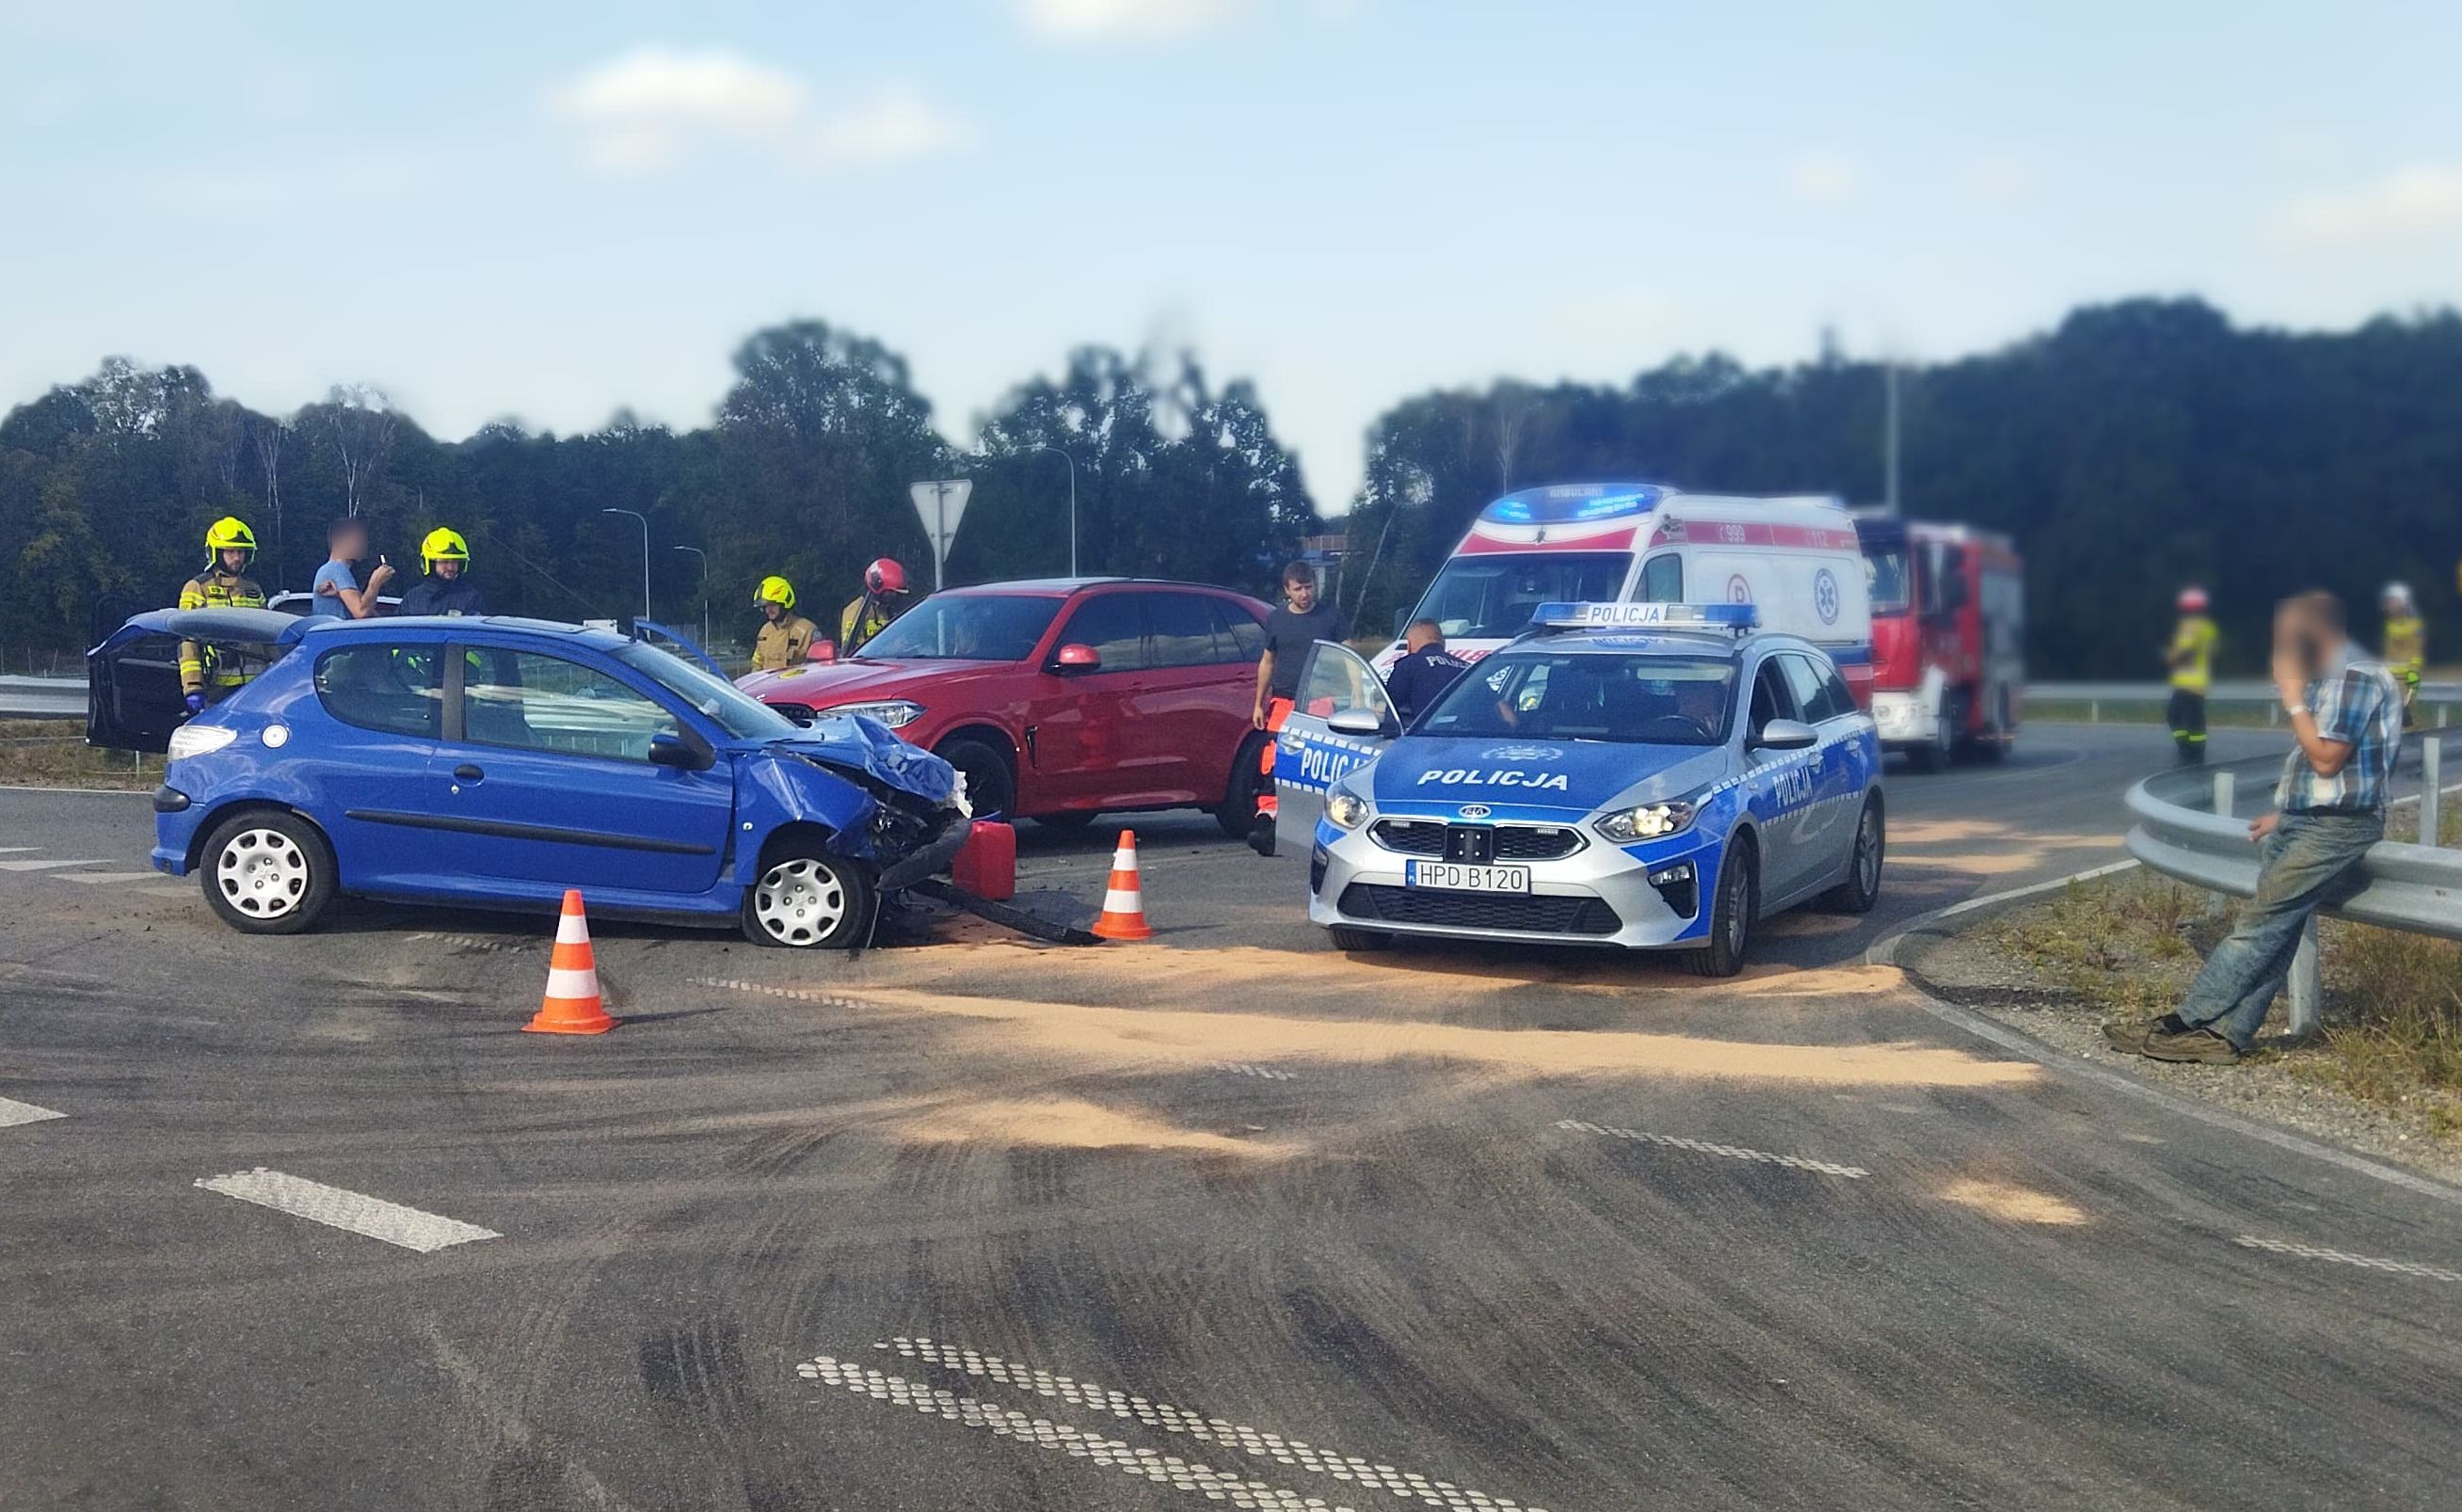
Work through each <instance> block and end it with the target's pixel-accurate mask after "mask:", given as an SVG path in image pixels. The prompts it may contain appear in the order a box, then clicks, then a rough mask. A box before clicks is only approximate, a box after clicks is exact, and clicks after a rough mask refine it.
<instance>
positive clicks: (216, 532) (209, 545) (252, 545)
mask: <svg viewBox="0 0 2462 1512" xmlns="http://www.w3.org/2000/svg"><path fill="white" fill-rule="evenodd" d="M233 547H237V548H238V549H239V550H241V551H247V552H248V553H250V554H251V555H253V554H254V553H255V551H256V532H255V531H254V530H251V529H248V523H247V522H246V521H244V520H242V519H241V518H240V517H239V516H237V515H235V514H226V515H224V516H223V517H222V518H221V519H219V520H216V521H215V522H214V523H213V524H212V525H211V526H209V527H207V528H206V529H205V550H206V551H211V552H213V553H214V554H215V556H216V557H217V558H219V557H220V556H221V554H222V553H223V552H224V551H228V550H229V549H231V548H233Z"/></svg>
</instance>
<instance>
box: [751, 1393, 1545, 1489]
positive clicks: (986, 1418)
mask: <svg viewBox="0 0 2462 1512" xmlns="http://www.w3.org/2000/svg"><path fill="white" fill-rule="evenodd" d="M795 1373H796V1374H798V1375H800V1376H802V1377H804V1379H806V1380H808V1381H819V1382H821V1383H822V1384H823V1385H827V1386H837V1387H842V1388H844V1389H845V1390H847V1391H850V1392H853V1393H855V1394H856V1395H858V1396H869V1397H871V1398H872V1399H873V1400H874V1401H876V1402H890V1403H893V1404H895V1405H896V1406H899V1407H909V1408H913V1409H914V1410H915V1411H916V1412H918V1413H921V1414H923V1415H926V1416H931V1417H940V1418H945V1419H947V1420H948V1421H950V1422H953V1423H963V1424H965V1425H966V1426H967V1427H969V1428H984V1429H989V1430H990V1431H991V1432H993V1433H995V1434H998V1435H999V1436H1001V1437H1003V1438H1014V1439H1016V1440H1017V1441H1018V1442H1019V1443H1022V1444H1032V1445H1033V1446H1034V1447H1036V1448H1037V1449H1048V1450H1050V1451H1052V1452H1053V1453H1055V1454H1065V1455H1068V1456H1069V1458H1074V1459H1091V1460H1093V1461H1094V1462H1095V1463H1096V1464H1098V1465H1108V1466H1110V1467H1111V1468H1112V1469H1113V1470H1117V1471H1118V1472H1120V1473H1121V1474H1122V1475H1129V1476H1143V1477H1145V1478H1146V1479H1147V1480H1153V1481H1155V1482H1157V1483H1159V1484H1162V1485H1169V1486H1176V1487H1177V1488H1178V1489H1180V1490H1182V1491H1195V1492H1197V1493H1199V1494H1200V1495H1202V1496H1204V1497H1205V1498H1206V1499H1207V1500H1209V1501H1228V1502H1230V1503H1231V1504H1232V1505H1234V1506H1239V1507H1262V1508H1265V1509H1267V1512H1351V1509H1350V1507H1344V1506H1335V1507H1331V1508H1328V1507H1327V1504H1326V1502H1325V1501H1322V1500H1320V1499H1318V1498H1315V1497H1304V1496H1301V1495H1300V1494H1299V1493H1298V1492H1296V1491H1285V1490H1284V1489H1283V1488H1282V1487H1280V1486H1271V1485H1267V1484H1265V1483H1264V1482H1263V1481H1262V1480H1245V1479H1242V1477H1239V1476H1235V1475H1232V1474H1231V1473H1229V1472H1228V1471H1223V1470H1216V1469H1213V1468H1212V1467H1210V1466H1207V1465H1201V1464H1199V1463H1198V1462H1196V1461H1195V1460H1193V1459H1182V1458H1179V1457H1178V1456H1177V1455H1166V1454H1159V1453H1157V1452H1155V1450H1152V1449H1140V1448H1138V1447H1136V1446H1135V1445H1134V1444H1125V1443H1122V1442H1120V1441H1119V1440H1118V1439H1116V1438H1100V1437H1097V1436H1094V1435H1092V1434H1090V1433H1087V1432H1085V1431H1084V1430H1083V1429H1078V1428H1071V1427H1069V1425H1068V1424H1066V1423H1055V1422H1053V1421H1052V1420H1051V1419H1049V1418H1047V1417H1035V1416H1032V1415H1028V1414H1026V1413H1021V1412H1018V1411H1017V1410H1015V1409H1014V1408H1008V1407H1003V1406H1000V1405H999V1404H998V1403H995V1402H986V1401H983V1400H981V1399H980V1398H977V1397H973V1396H963V1395H961V1394H959V1393H956V1392H948V1391H942V1390H941V1389H940V1388H939V1387H937V1386H926V1385H924V1384H922V1383H921V1382H920V1381H910V1380H908V1379H906V1378H905V1377H904V1376H900V1375H891V1374H889V1373H888V1372H885V1371H872V1370H866V1369H864V1368H863V1367H862V1366H859V1365H854V1364H851V1363H849V1362H847V1361H844V1360H835V1359H831V1357H830V1356H828V1355H826V1354H824V1355H820V1356H818V1357H817V1358H814V1359H811V1360H808V1361H806V1362H804V1363H803V1364H801V1365H798V1366H796V1367H795ZM1492 1504H1493V1505H1494V1506H1496V1507H1498V1508H1500V1509H1509V1508H1511V1506H1512V1503H1511V1502H1509V1501H1499V1502H1495V1503H1492ZM1463 1505H1464V1506H1471V1505H1475V1503H1471V1502H1464V1503H1463ZM1531 1512H1536V1509H1535V1508H1534V1509H1531Z"/></svg>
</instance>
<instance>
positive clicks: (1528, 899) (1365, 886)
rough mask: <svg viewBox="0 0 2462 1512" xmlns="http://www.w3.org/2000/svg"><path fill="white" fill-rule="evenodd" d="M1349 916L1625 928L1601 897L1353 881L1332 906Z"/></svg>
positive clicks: (1536, 928)
mask: <svg viewBox="0 0 2462 1512" xmlns="http://www.w3.org/2000/svg"><path fill="white" fill-rule="evenodd" d="M1337 906H1338V907H1340V908H1341V910H1342V912H1344V913H1345V914H1348V915H1350V917H1351V918H1373V919H1379V920H1382V921H1383V922H1385V923H1388V924H1429V925H1435V926H1437V927H1440V928H1446V929H1501V930H1515V931H1519V932H1521V933H1523V934H1531V935H1612V934H1614V933H1615V932H1616V931H1617V930H1619V929H1622V928H1623V927H1624V920H1623V919H1621V918H1617V917H1616V911H1615V910H1614V909H1612V908H1609V906H1608V905H1607V902H1606V900H1605V899H1603V898H1596V897H1557V896H1547V895H1545V894H1538V893H1529V894H1522V893H1446V892H1438V891H1436V890H1434V889H1429V888H1416V887H1381V886H1378V885H1376V884H1375V883H1372V882H1353V883H1351V884H1350V886H1349V887H1346V888H1344V889H1343V890H1342V897H1341V900H1340V902H1339V903H1338V905H1337Z"/></svg>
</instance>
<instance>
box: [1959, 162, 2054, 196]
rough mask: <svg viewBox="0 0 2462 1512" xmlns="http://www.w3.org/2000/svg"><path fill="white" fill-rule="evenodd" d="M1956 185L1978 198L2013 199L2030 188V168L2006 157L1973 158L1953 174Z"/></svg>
mask: <svg viewBox="0 0 2462 1512" xmlns="http://www.w3.org/2000/svg"><path fill="white" fill-rule="evenodd" d="M1957 182H1958V184H1959V186H1960V187H1962V188H1963V189H1965V190H1966V192H1967V193H1969V194H1971V195H1973V196H1974V197H1975V198H1976V199H1978V200H2015V199H2019V198H2021V197H2022V196H2023V195H2024V194H2025V192H2026V191H2027V190H2028V189H2030V188H2032V187H2034V184H2035V175H2034V170H2032V169H2031V168H2029V167H2027V166H2026V164H2025V163H2024V162H2022V161H2020V160H2019V159H2017V158H2009V157H1991V158H1977V159H1976V160H1975V161H1974V162H1970V163H1968V164H1967V165H1966V166H1965V167H1964V168H1963V169H1961V170H1960V171H1959V173H1958V175H1957Z"/></svg>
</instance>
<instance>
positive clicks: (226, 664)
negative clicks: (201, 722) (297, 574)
mask: <svg viewBox="0 0 2462 1512" xmlns="http://www.w3.org/2000/svg"><path fill="white" fill-rule="evenodd" d="M205 552H206V557H205V571H204V572H199V573H198V574H197V575H196V576H194V577H191V578H189V579H188V580H187V581H186V582H184V583H183V584H181V585H180V607H181V608H182V609H263V608H264V607H265V590H264V589H262V588H259V587H258V586H257V585H256V579H254V578H252V577H250V576H248V564H249V563H251V562H253V561H254V560H255V559H256V532H255V531H253V530H251V529H248V526H247V524H246V523H245V522H243V521H241V520H240V519H239V518H237V517H236V516H233V515H225V516H223V517H222V518H221V519H219V520H216V521H215V522H214V523H213V524H212V525H211V526H209V527H208V528H207V529H206V530H205ZM253 676H255V674H254V673H253V672H249V671H246V670H244V669H242V668H241V666H240V665H239V663H238V661H237V660H236V659H232V658H230V657H229V656H228V655H227V653H226V652H224V651H222V650H221V649H220V648H218V647H215V646H207V645H200V644H199V643H198V642H196V641H194V640H183V641H181V642H180V692H181V694H182V696H183V699H184V702H186V704H187V707H188V712H189V713H191V714H201V713H203V712H204V711H205V703H206V701H207V700H208V699H210V700H212V701H213V702H222V701H223V700H224V699H226V698H227V697H229V696H230V694H231V692H232V690H234V689H236V688H237V687H238V686H239V685H240V684H241V683H243V682H246V681H247V680H248V679H249V678H251V677H253Z"/></svg>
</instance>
